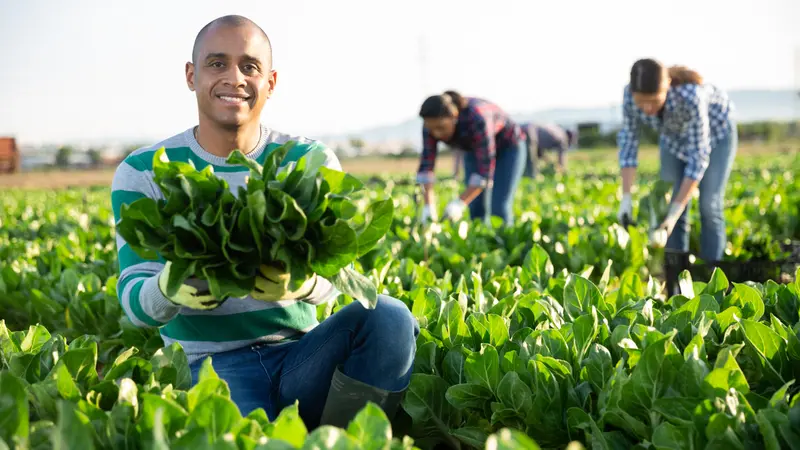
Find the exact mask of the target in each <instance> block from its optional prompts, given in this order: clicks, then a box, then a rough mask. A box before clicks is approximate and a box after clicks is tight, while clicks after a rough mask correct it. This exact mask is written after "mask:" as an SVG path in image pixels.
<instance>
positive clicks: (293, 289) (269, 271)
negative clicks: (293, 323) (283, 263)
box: [250, 264, 317, 302]
mask: <svg viewBox="0 0 800 450" xmlns="http://www.w3.org/2000/svg"><path fill="white" fill-rule="evenodd" d="M316 284H317V274H313V275H312V276H311V277H310V278H308V279H306V280H301V281H298V280H292V276H291V275H290V274H289V272H287V271H286V270H284V269H282V268H280V267H277V266H275V265H271V264H262V265H261V266H260V267H259V268H258V274H256V285H255V288H254V289H253V292H251V293H250V296H251V297H253V298H254V299H256V300H260V301H262V302H277V301H280V300H302V299H304V298H306V297H308V296H309V295H310V294H311V292H312V291H313V290H314V287H315V286H316Z"/></svg>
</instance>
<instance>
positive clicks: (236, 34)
mask: <svg viewBox="0 0 800 450" xmlns="http://www.w3.org/2000/svg"><path fill="white" fill-rule="evenodd" d="M270 56H271V55H270V48H269V44H268V42H267V40H266V39H264V36H263V35H262V34H261V32H260V31H259V30H258V29H257V28H255V27H253V26H248V25H243V26H230V25H221V26H214V27H213V28H211V29H209V30H208V32H207V33H206V35H205V36H204V37H203V39H202V42H201V43H200V46H199V48H198V52H197V60H196V61H195V63H194V64H193V63H187V64H186V83H187V84H188V86H189V89H191V90H193V91H195V93H196V96H197V107H198V109H199V111H200V115H201V116H203V117H205V118H207V119H209V120H211V121H212V122H213V123H215V124H217V125H219V126H220V127H222V128H228V129H236V128H239V127H241V126H242V125H244V124H246V123H251V122H253V121H259V120H260V117H261V110H262V109H263V108H264V103H266V101H267V99H268V98H269V97H270V96H271V95H272V91H273V90H274V89H275V83H276V81H277V74H276V73H275V71H273V70H272V67H271V64H270Z"/></svg>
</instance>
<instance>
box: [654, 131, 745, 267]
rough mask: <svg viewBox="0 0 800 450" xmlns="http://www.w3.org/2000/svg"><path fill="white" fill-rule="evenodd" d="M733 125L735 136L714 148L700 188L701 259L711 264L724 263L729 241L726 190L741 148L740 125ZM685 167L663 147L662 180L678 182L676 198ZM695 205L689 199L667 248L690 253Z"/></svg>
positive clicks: (723, 140) (730, 136) (675, 185)
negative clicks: (691, 225)
mask: <svg viewBox="0 0 800 450" xmlns="http://www.w3.org/2000/svg"><path fill="white" fill-rule="evenodd" d="M731 125H732V127H731V129H732V131H731V134H730V135H729V136H728V137H727V138H725V139H722V140H721V141H719V142H717V143H716V145H714V146H712V148H711V157H710V161H709V164H708V168H707V169H706V171H705V174H704V175H703V178H702V179H701V180H700V184H699V186H698V190H699V192H700V258H702V259H703V260H705V261H708V262H713V261H719V260H721V259H722V256H723V254H724V252H725V246H726V245H727V242H728V240H727V235H726V233H725V213H724V211H723V204H724V202H725V188H726V186H727V184H728V177H729V176H730V173H731V168H732V167H733V161H734V160H735V159H736V150H737V146H738V136H737V134H736V133H737V132H736V124H735V123H732V124H731ZM685 167H686V163H684V162H683V161H681V160H679V159H678V158H676V157H675V156H674V155H672V154H671V153H669V151H667V150H666V149H665V148H664V147H663V146H662V147H661V178H662V179H664V180H665V181H669V182H672V183H674V188H673V192H672V195H673V197H674V196H676V195H678V191H679V190H680V185H681V180H682V179H683V170H684V168H685ZM691 206H692V200H691V199H689V203H688V204H687V205H686V209H685V210H684V211H683V214H681V217H680V218H679V219H678V222H677V223H676V224H675V228H674V229H673V231H672V234H671V235H670V236H669V239H667V248H669V249H673V250H678V251H683V252H688V251H689V210H690V209H691Z"/></svg>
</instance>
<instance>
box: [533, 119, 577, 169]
mask: <svg viewBox="0 0 800 450" xmlns="http://www.w3.org/2000/svg"><path fill="white" fill-rule="evenodd" d="M522 127H524V129H525V130H526V133H527V135H528V161H527V163H526V164H525V176H526V177H535V176H536V174H537V172H538V168H537V165H538V164H537V163H538V160H541V159H544V152H545V150H557V151H558V170H559V171H562V172H563V171H565V170H566V168H567V157H566V153H567V150H569V149H570V148H572V147H574V146H575V145H576V144H577V135H576V134H575V133H574V132H572V131H570V130H565V129H564V128H561V127H560V126H558V125H555V124H542V125H539V124H535V123H528V124H523V125H522Z"/></svg>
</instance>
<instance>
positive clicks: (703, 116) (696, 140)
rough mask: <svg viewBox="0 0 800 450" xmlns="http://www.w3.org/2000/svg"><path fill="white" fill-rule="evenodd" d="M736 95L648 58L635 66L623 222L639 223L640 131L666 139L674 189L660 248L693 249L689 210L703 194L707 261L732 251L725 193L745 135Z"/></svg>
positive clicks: (628, 99) (628, 97)
mask: <svg viewBox="0 0 800 450" xmlns="http://www.w3.org/2000/svg"><path fill="white" fill-rule="evenodd" d="M733 110H734V107H733V104H732V103H731V101H730V99H729V98H728V95H727V94H726V93H725V92H724V91H722V90H721V89H719V88H718V87H716V86H714V85H712V84H709V83H706V82H705V80H703V77H702V76H701V75H700V74H699V73H697V72H695V71H694V70H691V69H688V68H686V67H683V66H672V67H667V66H664V65H663V64H661V63H660V62H658V61H656V60H653V59H640V60H638V61H636V63H634V64H633V67H632V68H631V75H630V83H629V84H628V85H627V86H625V90H624V95H623V125H622V129H621V130H620V132H619V134H618V137H617V144H618V146H619V163H620V168H621V172H622V192H623V195H622V203H621V205H620V209H619V213H618V216H617V217H618V219H619V220H620V221H621V222H622V223H623V224H627V223H629V222H630V221H631V217H632V215H633V213H632V209H633V207H632V200H631V186H632V185H633V182H634V178H635V175H636V167H637V153H638V148H639V138H638V132H639V127H641V126H642V125H647V126H650V127H652V128H654V129H655V130H657V131H658V132H659V134H660V138H659V147H660V157H661V178H662V179H663V180H665V181H669V182H672V183H674V185H675V187H674V189H673V194H672V201H671V204H670V208H669V212H668V213H667V217H666V219H665V220H664V221H663V222H662V223H661V224H660V225H659V226H658V227H656V228H655V229H654V230H651V233H650V235H651V240H652V241H653V243H654V244H656V245H660V246H664V245H666V247H667V248H669V249H673V250H677V251H683V252H687V251H689V220H688V218H689V217H688V216H689V214H688V211H689V209H690V206H691V199H692V194H693V192H694V190H695V189H698V190H699V194H700V202H699V203H700V226H701V229H700V236H701V245H700V257H701V258H702V259H703V260H705V261H708V262H714V261H719V260H721V259H722V256H723V254H724V251H725V246H726V244H727V237H726V234H725V217H724V213H723V202H724V194H725V188H726V185H727V183H728V177H729V175H730V172H731V167H732V165H733V161H734V159H735V158H736V150H737V145H738V136H737V128H736V122H735V120H734V118H733V117H732V112H733Z"/></svg>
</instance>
